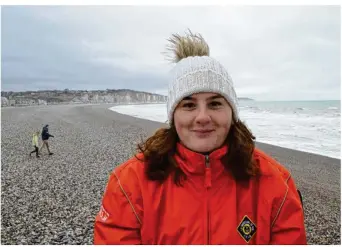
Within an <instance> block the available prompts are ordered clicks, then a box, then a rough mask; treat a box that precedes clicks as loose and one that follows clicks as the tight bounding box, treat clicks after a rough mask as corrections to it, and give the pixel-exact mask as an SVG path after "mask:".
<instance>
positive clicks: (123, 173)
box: [111, 153, 145, 192]
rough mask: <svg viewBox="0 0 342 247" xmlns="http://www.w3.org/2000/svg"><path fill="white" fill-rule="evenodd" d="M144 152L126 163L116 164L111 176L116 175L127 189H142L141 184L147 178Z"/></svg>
mask: <svg viewBox="0 0 342 247" xmlns="http://www.w3.org/2000/svg"><path fill="white" fill-rule="evenodd" d="M142 159H143V156H142V154H140V153H139V154H137V155H136V156H133V157H131V158H130V159H128V160H127V161H125V162H124V163H121V164H120V165H118V166H116V167H115V168H114V169H113V171H112V173H111V176H115V177H116V180H118V182H120V185H121V186H122V187H123V188H124V189H126V190H127V191H131V192H133V191H136V190H140V188H139V187H140V185H141V183H142V182H143V181H142V180H145V172H144V161H143V160H142Z"/></svg>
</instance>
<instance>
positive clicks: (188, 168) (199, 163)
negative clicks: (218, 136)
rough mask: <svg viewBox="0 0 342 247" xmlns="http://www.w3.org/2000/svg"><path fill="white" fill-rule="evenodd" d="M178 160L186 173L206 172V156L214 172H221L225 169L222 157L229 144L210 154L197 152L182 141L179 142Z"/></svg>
mask: <svg viewBox="0 0 342 247" xmlns="http://www.w3.org/2000/svg"><path fill="white" fill-rule="evenodd" d="M176 150H177V153H176V161H177V163H178V164H179V166H180V168H181V169H182V170H183V171H184V172H185V173H186V174H204V173H205V169H206V156H208V158H209V159H208V161H209V168H210V169H211V172H212V173H221V172H222V171H223V170H224V166H223V164H222V161H221V159H222V158H223V156H224V155H225V154H226V153H227V151H228V146H227V145H224V146H223V147H221V148H219V149H216V150H214V151H213V152H211V153H210V154H209V155H204V154H201V153H196V152H194V151H192V150H190V149H188V148H186V147H185V146H183V144H181V143H177V148H176Z"/></svg>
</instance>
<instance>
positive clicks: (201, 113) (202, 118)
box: [196, 109, 211, 125]
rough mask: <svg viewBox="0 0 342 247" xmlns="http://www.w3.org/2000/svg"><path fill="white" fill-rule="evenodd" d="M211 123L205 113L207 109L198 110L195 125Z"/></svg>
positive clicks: (207, 114)
mask: <svg viewBox="0 0 342 247" xmlns="http://www.w3.org/2000/svg"><path fill="white" fill-rule="evenodd" d="M210 121H211V117H210V115H209V113H208V111H207V109H199V110H198V114H197V116H196V123H198V124H201V125H204V124H207V123H209V122H210Z"/></svg>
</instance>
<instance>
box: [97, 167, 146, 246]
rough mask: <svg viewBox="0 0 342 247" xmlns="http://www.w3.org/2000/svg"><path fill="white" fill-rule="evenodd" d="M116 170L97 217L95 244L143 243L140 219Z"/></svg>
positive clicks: (110, 179) (111, 177)
mask: <svg viewBox="0 0 342 247" xmlns="http://www.w3.org/2000/svg"><path fill="white" fill-rule="evenodd" d="M129 195H131V193H129V192H128V191H124V190H123V187H122V184H121V182H120V180H119V179H118V177H117V175H116V173H115V171H114V172H113V173H112V174H111V176H110V178H109V182H108V184H107V187H106V189H105V193H104V196H103V199H102V205H101V208H100V211H99V213H98V214H97V216H96V218H95V226H94V244H95V245H99V244H101V245H104V244H111V245H116V244H118V245H133V244H141V238H140V219H139V216H138V215H137V212H136V210H135V209H134V205H133V203H134V202H132V201H131V200H129V197H128V196H129Z"/></svg>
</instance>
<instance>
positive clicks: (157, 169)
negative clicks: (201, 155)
mask: <svg viewBox="0 0 342 247" xmlns="http://www.w3.org/2000/svg"><path fill="white" fill-rule="evenodd" d="M254 140H255V137H254V136H253V134H252V133H251V132H250V131H249V129H248V128H247V127H246V125H245V124H244V123H243V122H241V121H240V120H239V121H237V122H234V124H233V125H232V126H231V128H230V130H229V133H228V135H227V138H226V140H225V142H224V145H228V146H229V148H228V152H227V154H226V155H225V156H224V157H223V158H222V162H223V165H224V166H225V169H226V170H227V171H229V172H231V174H232V175H233V177H234V178H235V179H236V180H238V181H242V180H248V179H249V178H250V177H252V176H256V175H258V173H259V163H258V162H257V161H256V160H255V159H254V158H253V151H254V148H255V144H254ZM177 142H179V137H178V134H177V131H176V128H175V126H174V124H172V125H171V127H169V128H160V129H158V130H157V131H156V132H155V134H154V135H152V136H151V137H149V138H148V139H147V140H146V141H142V142H141V143H139V144H138V146H137V149H138V151H139V152H141V153H142V154H143V158H142V159H139V158H138V157H137V156H135V157H136V158H137V159H139V160H141V161H143V162H144V164H145V173H146V176H147V178H148V179H149V180H153V181H160V182H163V181H165V179H166V178H167V177H168V176H170V175H171V174H173V175H174V182H175V183H176V184H177V185H181V183H182V181H183V179H186V176H185V174H184V172H183V171H182V170H181V168H180V167H179V166H178V164H177V162H176V161H175V159H174V155H175V154H176V152H177V150H176V145H177Z"/></svg>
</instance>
